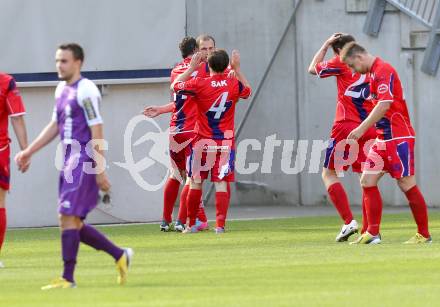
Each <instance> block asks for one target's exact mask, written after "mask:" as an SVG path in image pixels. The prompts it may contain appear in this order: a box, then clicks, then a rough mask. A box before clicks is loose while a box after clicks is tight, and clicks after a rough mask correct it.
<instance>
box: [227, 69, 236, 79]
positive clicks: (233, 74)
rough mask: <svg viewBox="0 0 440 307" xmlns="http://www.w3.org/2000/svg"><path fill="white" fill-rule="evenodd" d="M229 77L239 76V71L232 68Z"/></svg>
mask: <svg viewBox="0 0 440 307" xmlns="http://www.w3.org/2000/svg"><path fill="white" fill-rule="evenodd" d="M228 78H237V72H236V71H235V70H233V69H232V70H230V71H229V73H228Z"/></svg>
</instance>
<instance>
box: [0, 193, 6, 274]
mask: <svg viewBox="0 0 440 307" xmlns="http://www.w3.org/2000/svg"><path fill="white" fill-rule="evenodd" d="M6 228H7V217H6V191H5V190H3V189H2V188H0V252H1V250H2V247H3V243H4V240H5V236H6ZM0 268H3V263H2V262H1V261H0Z"/></svg>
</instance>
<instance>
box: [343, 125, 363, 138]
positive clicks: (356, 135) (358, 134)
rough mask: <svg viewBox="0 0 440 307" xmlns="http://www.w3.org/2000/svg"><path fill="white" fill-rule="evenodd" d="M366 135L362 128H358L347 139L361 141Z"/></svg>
mask: <svg viewBox="0 0 440 307" xmlns="http://www.w3.org/2000/svg"><path fill="white" fill-rule="evenodd" d="M363 135H364V131H363V129H362V128H360V127H357V128H355V129H353V130H352V131H351V132H350V134H349V135H348V137H347V140H356V141H357V140H359V139H360V138H361V137H362V136H363Z"/></svg>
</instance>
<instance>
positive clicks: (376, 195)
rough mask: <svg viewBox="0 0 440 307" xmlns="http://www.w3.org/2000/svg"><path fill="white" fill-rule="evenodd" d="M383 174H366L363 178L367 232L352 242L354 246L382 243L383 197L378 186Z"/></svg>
mask: <svg viewBox="0 0 440 307" xmlns="http://www.w3.org/2000/svg"><path fill="white" fill-rule="evenodd" d="M383 174H384V173H383V172H375V173H368V172H364V173H363V174H362V176H361V180H360V182H361V186H362V190H363V195H364V201H365V210H366V214H367V219H368V228H367V231H366V232H365V233H363V234H361V235H360V236H359V238H358V239H357V240H356V241H354V242H352V243H353V244H378V243H380V242H381V238H380V234H379V230H380V229H379V228H380V221H381V218H382V197H381V195H380V191H379V188H378V187H377V184H378V183H379V180H380V178H382V176H383Z"/></svg>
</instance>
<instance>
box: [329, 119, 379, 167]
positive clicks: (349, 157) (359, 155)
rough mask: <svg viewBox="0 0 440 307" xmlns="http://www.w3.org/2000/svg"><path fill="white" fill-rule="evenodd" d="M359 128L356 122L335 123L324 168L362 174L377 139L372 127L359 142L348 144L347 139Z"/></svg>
mask: <svg viewBox="0 0 440 307" xmlns="http://www.w3.org/2000/svg"><path fill="white" fill-rule="evenodd" d="M358 126H359V124H358V123H355V122H339V123H335V124H334V125H333V128H332V133H331V136H330V137H331V140H330V144H329V146H328V147H327V150H326V153H325V161H324V167H325V168H328V169H331V170H336V171H338V172H340V171H347V170H348V168H349V167H350V166H351V169H352V171H353V172H355V173H361V172H362V165H363V163H364V162H365V161H366V159H367V154H368V152H369V151H370V148H371V146H372V145H373V144H374V141H375V139H376V131H375V129H374V128H373V127H372V128H370V129H368V131H367V132H366V133H365V134H364V135H363V136H362V138H360V139H359V140H358V141H357V146H356V142H355V141H350V143H349V144H348V143H347V137H348V135H349V134H350V132H351V131H353V129H355V128H357V127H358Z"/></svg>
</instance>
